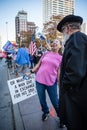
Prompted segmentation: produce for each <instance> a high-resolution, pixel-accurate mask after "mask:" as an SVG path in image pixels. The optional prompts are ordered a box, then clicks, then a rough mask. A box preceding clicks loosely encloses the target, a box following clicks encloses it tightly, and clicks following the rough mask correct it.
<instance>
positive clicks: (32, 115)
mask: <svg viewBox="0 0 87 130" xmlns="http://www.w3.org/2000/svg"><path fill="white" fill-rule="evenodd" d="M13 77H14V76H12V75H11V77H10V78H13ZM47 103H48V106H49V109H50V116H49V118H48V120H47V121H45V122H43V121H42V120H41V116H42V111H41V107H40V104H39V100H38V96H37V95H34V96H32V97H30V98H29V99H26V100H24V101H21V102H20V103H18V104H14V105H13V112H14V119H15V127H16V130H61V129H60V128H58V123H59V119H58V118H57V117H56V113H55V111H54V109H53V107H52V105H51V103H50V100H49V97H48V95H47ZM62 130H67V129H66V128H62Z"/></svg>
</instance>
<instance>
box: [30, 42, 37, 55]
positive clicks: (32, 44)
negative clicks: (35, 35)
mask: <svg viewBox="0 0 87 130" xmlns="http://www.w3.org/2000/svg"><path fill="white" fill-rule="evenodd" d="M36 50H37V47H36V43H35V42H33V41H31V43H30V45H29V54H30V55H34V54H35V53H36Z"/></svg>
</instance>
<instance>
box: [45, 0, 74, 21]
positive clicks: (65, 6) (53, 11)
mask: <svg viewBox="0 0 87 130" xmlns="http://www.w3.org/2000/svg"><path fill="white" fill-rule="evenodd" d="M68 14H74V0H43V23H46V22H49V21H50V18H51V17H52V16H55V15H63V16H66V15H68Z"/></svg>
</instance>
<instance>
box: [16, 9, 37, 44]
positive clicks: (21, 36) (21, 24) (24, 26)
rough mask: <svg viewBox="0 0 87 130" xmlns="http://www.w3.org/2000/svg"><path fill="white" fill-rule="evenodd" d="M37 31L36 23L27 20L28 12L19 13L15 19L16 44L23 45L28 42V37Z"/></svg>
mask: <svg viewBox="0 0 87 130" xmlns="http://www.w3.org/2000/svg"><path fill="white" fill-rule="evenodd" d="M35 29H36V25H35V23H34V22H28V20H27V12H25V11H24V10H21V11H19V12H18V13H17V16H16V17H15V30H16V43H18V44H19V45H21V43H25V42H28V40H27V39H28V37H29V36H28V35H30V36H31V34H32V33H34V32H35ZM30 33H31V34H30Z"/></svg>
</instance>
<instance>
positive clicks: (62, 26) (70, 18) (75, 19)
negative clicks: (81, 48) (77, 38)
mask: <svg viewBox="0 0 87 130" xmlns="http://www.w3.org/2000/svg"><path fill="white" fill-rule="evenodd" d="M82 22H83V18H82V17H80V16H75V15H67V16H65V17H64V18H63V19H62V20H61V21H60V22H59V23H58V25H57V30H58V31H59V32H61V33H63V37H64V42H66V40H68V38H69V36H70V35H71V34H72V33H74V32H76V31H80V29H81V24H82Z"/></svg>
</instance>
